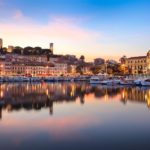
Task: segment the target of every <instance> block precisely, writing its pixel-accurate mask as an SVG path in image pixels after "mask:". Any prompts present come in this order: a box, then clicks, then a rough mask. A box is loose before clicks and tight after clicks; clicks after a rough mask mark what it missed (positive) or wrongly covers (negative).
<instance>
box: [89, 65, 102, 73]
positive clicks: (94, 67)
mask: <svg viewBox="0 0 150 150" xmlns="http://www.w3.org/2000/svg"><path fill="white" fill-rule="evenodd" d="M101 69H102V68H101V66H93V67H91V69H90V70H91V71H92V73H93V74H99V73H100V72H101Z"/></svg>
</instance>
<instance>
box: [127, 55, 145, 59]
mask: <svg viewBox="0 0 150 150" xmlns="http://www.w3.org/2000/svg"><path fill="white" fill-rule="evenodd" d="M143 58H146V56H136V57H130V58H128V59H143Z"/></svg>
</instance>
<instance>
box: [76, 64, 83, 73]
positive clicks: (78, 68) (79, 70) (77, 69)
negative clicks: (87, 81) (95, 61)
mask: <svg viewBox="0 0 150 150" xmlns="http://www.w3.org/2000/svg"><path fill="white" fill-rule="evenodd" d="M82 67H83V66H81V65H78V66H77V67H76V72H77V73H80V74H83V71H82Z"/></svg>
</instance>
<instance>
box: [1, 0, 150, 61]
mask: <svg viewBox="0 0 150 150" xmlns="http://www.w3.org/2000/svg"><path fill="white" fill-rule="evenodd" d="M0 37H1V38H3V40H4V46H8V45H15V46H17V45H19V46H22V47H25V46H28V45H30V46H41V47H44V48H48V47H49V43H50V42H54V43H55V50H54V52H55V53H57V54H58V53H60V54H67V53H69V54H76V55H77V56H79V55H81V54H83V55H85V57H86V58H87V59H88V60H91V59H92V58H95V57H105V58H110V59H112V58H115V59H117V58H119V57H121V56H122V55H127V56H134V55H145V54H146V52H147V51H148V50H149V48H150V1H149V0H0Z"/></svg>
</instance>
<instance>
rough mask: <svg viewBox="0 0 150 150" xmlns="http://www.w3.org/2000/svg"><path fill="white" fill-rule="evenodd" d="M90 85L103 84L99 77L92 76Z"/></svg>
mask: <svg viewBox="0 0 150 150" xmlns="http://www.w3.org/2000/svg"><path fill="white" fill-rule="evenodd" d="M90 83H91V84H100V83H101V80H100V78H99V77H98V76H92V77H91V78H90Z"/></svg>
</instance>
